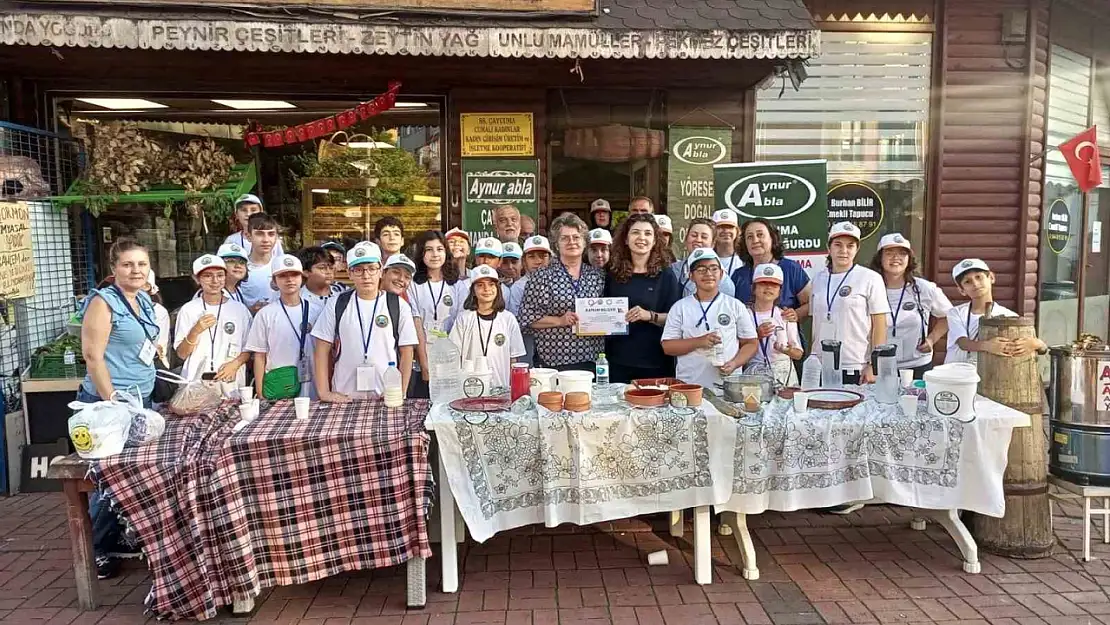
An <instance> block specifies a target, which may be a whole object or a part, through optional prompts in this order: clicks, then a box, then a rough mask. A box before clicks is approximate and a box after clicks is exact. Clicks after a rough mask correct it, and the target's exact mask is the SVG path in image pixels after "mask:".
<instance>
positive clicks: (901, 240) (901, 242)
mask: <svg viewBox="0 0 1110 625" xmlns="http://www.w3.org/2000/svg"><path fill="white" fill-rule="evenodd" d="M888 247H900V248H903V249H907V250H913V248H912V247H910V242H909V240H908V239H906V237H904V236H902V235H901V234H899V233H897V232H895V233H893V234H888V235H886V236H884V237H883V238H881V239H879V250H880V251H881V250H883V249H886V248H888Z"/></svg>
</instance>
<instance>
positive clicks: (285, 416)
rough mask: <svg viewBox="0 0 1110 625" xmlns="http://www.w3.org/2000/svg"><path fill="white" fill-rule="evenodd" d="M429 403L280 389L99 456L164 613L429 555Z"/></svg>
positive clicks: (197, 611) (172, 423)
mask: <svg viewBox="0 0 1110 625" xmlns="http://www.w3.org/2000/svg"><path fill="white" fill-rule="evenodd" d="M428 408H429V404H428V402H427V401H425V400H412V401H407V402H406V403H405V407H404V408H403V409H389V408H386V407H385V405H384V404H383V403H382V402H381V401H380V400H376V401H363V402H355V403H351V404H347V405H334V404H313V406H312V415H311V417H310V419H309V420H307V421H297V420H296V419H295V418H294V412H293V402H292V401H291V400H285V401H281V402H277V403H276V404H274V406H273V407H272V408H271V409H269V410H267V411H264V412H263V413H262V414H261V415H260V416H259V417H258V418H257V419H255V420H254V421H253V422H251V423H250V425H248V426H247V427H246V428H244V429H243V430H242V431H240V432H238V433H233V432H232V426H233V425H234V424H235V422H236V421H237V420H238V407H237V406H234V405H232V404H230V403H229V404H225V405H224V406H222V407H221V408H220V409H219V410H217V411H216V412H215V413H214V414H210V415H196V416H193V417H188V418H175V417H171V418H169V419H167V421H168V423H167V428H166V432H165V434H163V435H162V437H161V438H160V439H159V440H158V441H156V442H154V443H151V444H149V445H144V446H142V447H138V448H134V449H126V450H124V452H123V453H122V454H120V455H118V456H114V457H112V458H108V459H105V460H102V461H100V462H99V464H98V466H97V467H96V468H95V472H96V474H97V475H98V477H99V478H100V479H101V480H103V483H104V484H105V485H106V486H107V488H108V489H109V491H110V493H111V495H112V496H114V497H115V498H116V500H117V501H118V502H119V504H120V506H121V507H122V509H123V511H124V513H125V514H126V516H127V518H128V520H129V521H130V523H131V524H132V526H133V528H134V530H135V531H136V533H137V534H138V536H139V538H140V540H141V542H142V546H143V549H144V551H145V553H146V556H147V558H148V562H149V566H150V571H151V575H152V577H153V586H152V588H151V591H150V595H149V596H148V597H147V604H148V607H150V608H151V610H153V611H154V612H155V614H157V615H160V616H168V617H173V618H195V619H205V618H211V617H214V616H216V613H217V612H216V611H217V609H218V608H219V607H221V606H225V605H229V604H231V603H232V602H233V601H236V600H246V599H249V598H251V597H254V596H257V595H258V594H259V592H260V591H261V590H262V589H263V588H266V587H269V586H274V585H289V584H302V583H306V582H310V581H313V580H317V579H321V578H324V577H328V576H330V575H335V574H337V573H341V572H344V571H353V570H359V569H368V568H379V567H387V566H393V565H396V564H400V563H402V562H405V561H407V560H408V559H410V558H412V557H416V556H419V557H430V556H431V555H432V552H431V548H430V547H429V544H428V534H427V524H426V515H425V511H426V509H427V505H428V503H429V502H430V501H431V497H432V476H431V471H430V469H429V467H428V445H429V437H428V434H427V432H425V431H424V419H425V416H426V415H427V413H428Z"/></svg>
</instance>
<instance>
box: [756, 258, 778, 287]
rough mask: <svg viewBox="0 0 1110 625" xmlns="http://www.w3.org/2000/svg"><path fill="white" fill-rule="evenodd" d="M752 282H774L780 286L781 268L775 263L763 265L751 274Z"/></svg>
mask: <svg viewBox="0 0 1110 625" xmlns="http://www.w3.org/2000/svg"><path fill="white" fill-rule="evenodd" d="M752 282H753V283H754V282H774V283H775V284H782V267H779V266H778V265H776V264H775V263H763V264H762V265H758V266H757V267H756V268H755V271H754V272H752Z"/></svg>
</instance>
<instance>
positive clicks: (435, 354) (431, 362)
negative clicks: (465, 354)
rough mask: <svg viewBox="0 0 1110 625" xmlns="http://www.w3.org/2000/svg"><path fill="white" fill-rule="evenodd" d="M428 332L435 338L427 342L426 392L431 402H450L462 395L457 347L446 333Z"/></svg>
mask: <svg viewBox="0 0 1110 625" xmlns="http://www.w3.org/2000/svg"><path fill="white" fill-rule="evenodd" d="M430 332H431V333H432V334H434V335H435V336H436V340H434V341H429V343H428V394H429V396H430V398H431V400H432V403H435V404H446V403H450V402H453V401H455V400H456V399H459V398H460V397H462V396H463V391H462V382H463V375H462V368H461V367H460V366H459V357H460V354H459V349H458V348H457V347H455V343H454V342H452V341H451V340H449V339H448V338H447V335H446V334H444V333H442V332H438V331H436V330H431V331H430Z"/></svg>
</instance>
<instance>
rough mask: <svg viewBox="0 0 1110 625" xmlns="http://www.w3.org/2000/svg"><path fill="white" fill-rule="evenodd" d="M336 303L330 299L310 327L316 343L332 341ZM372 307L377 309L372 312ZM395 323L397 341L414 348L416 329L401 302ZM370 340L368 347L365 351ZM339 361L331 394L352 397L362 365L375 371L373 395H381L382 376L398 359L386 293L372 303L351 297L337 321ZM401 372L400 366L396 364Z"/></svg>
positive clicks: (334, 299) (379, 294)
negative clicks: (360, 322)
mask: <svg viewBox="0 0 1110 625" xmlns="http://www.w3.org/2000/svg"><path fill="white" fill-rule="evenodd" d="M338 300H339V298H337V297H333V298H331V299H329V300H328V303H327V305H326V306H325V307H324V312H323V313H322V314H321V315H320V318H319V319H317V320H316V324H315V325H313V327H312V336H313V337H314V338H316V339H317V340H321V341H324V342H326V343H329V344H330V343H332V342H333V341H334V340H335V303H336V302H337V301H338ZM375 306H376V307H377V308H376V309H375ZM360 313H361V315H362V324H361V325H360V324H359V314H360ZM398 313H399V314H398V319H397V323H398V325H399V326H400V327H399V328H398V340H397V343H398V344H399V345H400V346H404V345H416V343H417V338H416V325H415V324H414V323H413V320H412V308H411V307H409V305H408V302H406V301H405V300H404V299H401V301H400V309H399V311H398ZM367 336H369V339H370V343H369V346H368V347H366V348H365V353H364V346H365V345H366V339H367ZM339 344H340V352H339V361H338V362H337V363H335V367H334V369H335V370H334V372H333V373H332V379H331V390H332V392H335V393H343V394H344V395H353V394H354V393H355V392H356V391H357V389H358V368H359V367H360V366H362V365H363V364H364V363H369V366H371V367H373V369H374V384H373V389H372V390H373V391H374V392H376V393H378V394H381V393H382V392H383V391H384V389H385V385H384V384H383V383H382V375H383V374H384V373H385V370H386V369H388V368H389V363H390V362H393V361H395V360H396V358H397V355H396V354H397V352H398V351H399V350H396V349H394V345H393V320H392V319H390V318H389V306H388V304H386V295H385V292H383V291H379V292H378V296H377V297H376V298H375V299H373V300H364V299H360V298H359V297H358V294H352V295H351V301H350V302H349V303H348V304H347V310H345V311H344V312H343V319H341V320H340V321H339ZM397 366H398V368H400V363H398V364H397Z"/></svg>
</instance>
